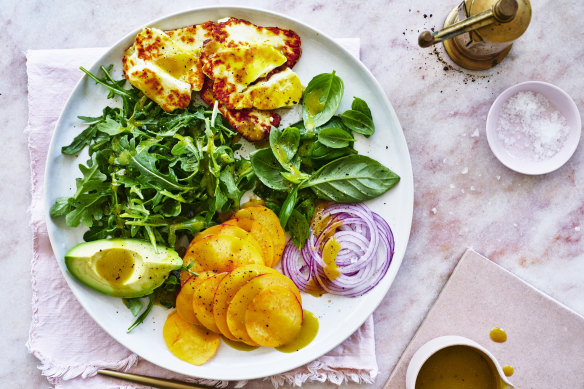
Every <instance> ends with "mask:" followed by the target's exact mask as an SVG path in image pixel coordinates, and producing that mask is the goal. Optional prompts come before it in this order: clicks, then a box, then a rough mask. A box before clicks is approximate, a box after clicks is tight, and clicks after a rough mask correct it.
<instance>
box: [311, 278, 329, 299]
mask: <svg viewBox="0 0 584 389" xmlns="http://www.w3.org/2000/svg"><path fill="white" fill-rule="evenodd" d="M306 293H308V294H309V295H311V296H313V297H320V296H322V295H323V294H325V293H326V291H325V290H324V289H323V288H322V286H320V284H319V283H318V281H316V279H315V278H311V279H310V281H308V286H307V288H306Z"/></svg>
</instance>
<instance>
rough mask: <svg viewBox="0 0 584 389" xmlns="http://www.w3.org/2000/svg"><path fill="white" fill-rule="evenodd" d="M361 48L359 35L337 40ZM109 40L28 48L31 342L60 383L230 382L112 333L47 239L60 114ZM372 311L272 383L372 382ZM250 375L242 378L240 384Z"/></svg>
mask: <svg viewBox="0 0 584 389" xmlns="http://www.w3.org/2000/svg"><path fill="white" fill-rule="evenodd" d="M339 42H340V43H341V44H343V45H344V46H345V47H346V48H347V49H348V50H349V51H350V52H352V53H353V54H354V55H355V56H358V53H359V40H358V39H344V40H339ZM105 50H106V49H104V48H93V49H70V50H30V51H28V52H27V53H26V56H27V72H28V92H29V121H28V127H27V129H26V134H27V136H28V146H29V152H30V160H31V177H32V203H31V206H30V220H31V228H32V233H33V257H32V274H31V277H32V296H33V297H32V308H33V315H32V323H31V327H30V335H29V340H28V342H27V347H28V349H29V350H30V352H31V353H32V354H33V355H35V356H36V357H37V358H38V359H39V361H40V365H39V368H40V369H41V371H42V373H43V375H45V376H47V378H48V379H49V381H50V382H51V383H52V384H53V385H55V388H59V389H65V388H79V387H83V388H107V387H126V388H133V387H139V386H128V385H126V384H119V385H117V383H116V384H114V383H113V382H114V381H112V380H111V379H109V378H103V377H101V376H96V372H97V370H98V369H102V368H108V369H114V370H123V371H128V372H132V373H137V374H146V375H152V376H158V377H163V378H171V379H178V380H183V381H195V382H199V383H203V384H214V385H218V386H225V385H227V383H226V382H209V381H203V380H194V379H192V378H190V377H185V376H181V375H180V374H176V373H173V372H170V371H167V370H165V369H162V368H160V367H158V366H155V365H153V364H151V363H149V362H147V361H145V360H143V359H141V358H139V357H138V356H137V355H135V354H133V353H132V352H130V351H129V350H127V349H126V348H124V347H123V346H122V345H120V344H119V343H118V342H117V341H115V340H114V339H113V338H111V337H110V336H109V335H108V334H106V333H105V332H104V331H103V330H102V329H101V328H100V327H99V326H98V325H97V324H96V323H95V322H94V321H93V320H92V319H91V318H90V317H89V315H88V314H87V313H86V312H85V310H84V309H83V308H82V307H81V306H80V304H79V303H78V302H77V300H76V299H75V297H74V296H73V294H72V293H71V291H70V289H69V287H68V286H67V284H66V282H65V280H64V278H63V276H62V274H61V271H60V268H59V267H58V263H57V260H60V259H56V258H55V257H54V255H53V252H52V249H51V245H50V242H49V239H48V235H47V230H46V225H45V217H46V214H47V211H46V210H45V209H44V207H43V185H44V182H43V176H44V170H45V159H46V154H47V150H48V146H49V143H50V139H51V136H52V133H53V130H54V127H55V124H56V121H57V119H58V117H59V114H60V112H61V110H62V108H63V106H64V104H65V102H66V100H67V98H68V96H69V94H70V93H71V91H72V89H73V88H74V86H75V84H76V82H77V81H78V80H79V79H80V78H81V76H82V73H81V71H79V69H78V68H79V66H85V67H90V66H91V65H92V64H93V63H94V62H95V61H96V60H97V59H98V58H99V57H100V56H101V55H102V54H103V53H104V52H105ZM377 372H378V368H377V361H376V358H375V341H374V331H373V319H372V318H371V317H369V318H368V319H367V321H366V322H365V324H363V326H362V327H361V328H360V329H359V330H358V331H356V332H355V333H354V334H353V335H352V336H351V337H349V339H347V340H346V341H345V342H344V343H343V344H341V345H340V346H338V347H336V348H335V349H333V350H332V351H331V352H329V353H328V354H326V355H324V356H322V357H321V358H318V359H317V360H315V361H312V362H310V363H308V364H307V365H305V366H303V367H300V368H297V369H294V370H292V371H289V372H286V373H283V374H280V375H277V376H273V377H268V378H267V379H269V380H271V382H272V383H273V384H274V386H279V385H283V384H285V383H290V384H295V385H301V384H302V383H304V382H310V381H320V382H325V381H329V382H332V383H335V384H340V383H342V382H345V381H353V382H366V383H371V382H373V380H374V379H375V376H376V375H377ZM245 383H246V382H239V383H238V386H240V385H245Z"/></svg>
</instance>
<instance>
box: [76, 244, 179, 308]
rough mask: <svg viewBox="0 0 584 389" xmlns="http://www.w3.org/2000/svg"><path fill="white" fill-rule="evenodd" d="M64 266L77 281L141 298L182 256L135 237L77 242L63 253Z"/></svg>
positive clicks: (147, 293) (105, 292) (110, 294)
mask: <svg viewBox="0 0 584 389" xmlns="http://www.w3.org/2000/svg"><path fill="white" fill-rule="evenodd" d="M65 265H66V266H67V269H68V270H69V272H70V273H71V274H72V275H73V276H74V277H75V278H77V279H78V280H79V281H81V282H82V283H84V284H85V285H87V286H89V287H90V288H92V289H95V290H97V291H98V292H101V293H104V294H107V295H109V296H114V297H124V298H133V297H142V296H146V295H149V294H151V293H152V291H153V290H154V289H156V288H157V287H159V286H160V285H162V283H163V282H164V280H166V278H167V277H168V275H169V273H170V272H171V271H172V270H176V269H179V268H180V267H181V266H182V259H181V257H180V256H179V255H178V253H177V252H176V251H174V250H172V249H169V248H166V247H162V246H157V247H156V248H155V247H154V246H153V245H151V244H150V243H148V242H146V241H142V240H137V239H100V240H95V241H91V242H84V243H80V244H78V245H77V246H75V247H73V248H72V249H70V250H69V251H67V254H65Z"/></svg>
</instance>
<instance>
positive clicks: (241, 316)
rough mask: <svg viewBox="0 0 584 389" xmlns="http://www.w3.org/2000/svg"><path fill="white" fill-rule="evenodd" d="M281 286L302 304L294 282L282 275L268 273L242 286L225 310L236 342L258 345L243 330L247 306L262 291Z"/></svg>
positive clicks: (244, 329) (228, 325) (228, 324)
mask: <svg viewBox="0 0 584 389" xmlns="http://www.w3.org/2000/svg"><path fill="white" fill-rule="evenodd" d="M274 285H278V286H282V287H285V288H287V289H289V290H290V291H291V292H292V293H293V294H294V295H295V296H296V298H297V299H298V301H300V302H301V303H302V298H301V297H300V291H299V290H298V288H297V287H296V285H294V282H292V280H290V279H289V278H288V277H286V276H285V275H283V274H282V273H278V272H275V273H269V274H262V275H259V276H256V277H254V278H252V279H251V280H249V281H248V282H247V283H246V284H245V285H243V286H242V287H241V288H239V290H238V291H237V293H235V295H234V296H233V298H232V299H231V302H230V303H229V307H228V308H227V327H228V328H229V331H230V332H231V334H232V335H233V336H235V337H236V338H237V340H238V341H240V342H243V343H246V344H249V345H251V346H257V345H258V344H257V343H256V342H255V341H253V340H252V339H251V338H250V337H249V335H248V334H247V330H246V328H245V311H246V310H247V307H248V305H249V304H250V303H251V301H252V300H253V298H254V297H255V296H256V295H257V294H258V293H260V292H261V291H262V290H264V289H266V288H267V287H270V286H274Z"/></svg>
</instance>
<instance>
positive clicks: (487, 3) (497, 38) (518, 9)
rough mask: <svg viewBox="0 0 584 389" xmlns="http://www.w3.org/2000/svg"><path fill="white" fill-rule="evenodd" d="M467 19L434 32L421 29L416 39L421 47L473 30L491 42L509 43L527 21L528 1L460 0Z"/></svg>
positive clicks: (529, 11)
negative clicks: (462, 2)
mask: <svg viewBox="0 0 584 389" xmlns="http://www.w3.org/2000/svg"><path fill="white" fill-rule="evenodd" d="M464 6H465V10H466V15H467V18H466V19H464V20H461V21H458V22H457V23H454V24H451V25H449V26H445V27H444V28H443V29H442V30H440V31H437V32H434V33H432V32H430V31H424V32H422V33H421V34H420V36H419V38H418V43H419V45H420V46H421V47H429V46H431V45H434V44H436V43H439V42H442V41H443V40H445V39H450V38H453V37H455V36H457V35H460V34H463V33H467V32H471V31H474V32H476V33H477V34H479V35H480V37H481V38H482V39H484V40H486V41H489V42H493V43H505V42H513V41H514V40H516V39H517V38H519V37H520V36H521V35H522V34H523V33H524V32H525V30H527V27H528V26H529V22H530V21H531V4H530V3H529V0H464Z"/></svg>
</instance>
